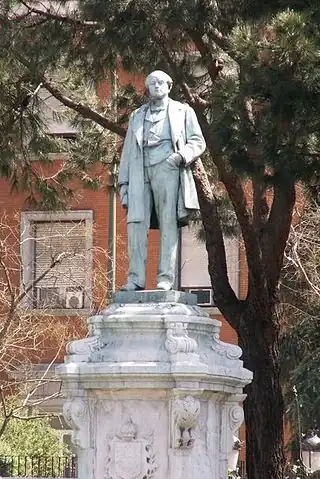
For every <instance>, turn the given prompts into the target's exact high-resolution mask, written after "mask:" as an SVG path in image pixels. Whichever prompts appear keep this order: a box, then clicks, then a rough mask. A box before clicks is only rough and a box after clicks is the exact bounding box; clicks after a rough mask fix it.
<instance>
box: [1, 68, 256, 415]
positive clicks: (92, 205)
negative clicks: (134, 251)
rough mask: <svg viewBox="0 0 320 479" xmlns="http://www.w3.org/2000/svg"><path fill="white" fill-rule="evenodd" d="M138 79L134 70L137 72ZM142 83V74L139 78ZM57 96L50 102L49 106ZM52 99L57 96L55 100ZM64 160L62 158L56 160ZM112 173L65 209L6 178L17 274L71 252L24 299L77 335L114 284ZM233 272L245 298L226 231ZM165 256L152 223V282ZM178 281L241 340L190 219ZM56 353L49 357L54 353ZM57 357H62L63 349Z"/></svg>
mask: <svg viewBox="0 0 320 479" xmlns="http://www.w3.org/2000/svg"><path fill="white" fill-rule="evenodd" d="M128 80H129V77H127V76H126V75H124V74H122V76H121V82H122V83H127V82H128ZM130 80H131V81H132V78H130ZM133 80H134V81H135V83H136V84H137V85H138V86H139V87H140V88H143V80H142V79H141V78H133ZM98 93H99V95H100V96H104V97H105V96H107V95H108V93H109V88H108V85H107V84H106V85H103V86H101V87H100V88H99V89H98ZM50 104H51V103H50V101H49V102H48V109H49V111H50ZM52 104H55V102H54V101H52ZM49 127H50V130H51V132H52V133H54V134H56V135H69V134H74V130H72V129H71V128H70V126H69V125H67V124H57V123H54V122H51V123H50V125H49ZM58 167H59V158H57V161H56V164H53V165H52V166H51V167H50V168H51V171H54V169H55V168H58ZM102 174H104V176H105V188H103V189H100V190H99V191H91V190H88V189H84V188H82V187H81V186H80V185H76V184H74V185H72V186H73V187H74V188H75V189H76V197H75V199H74V200H73V201H72V202H71V203H70V205H69V208H68V209H67V210H66V211H62V212H50V211H39V210H34V209H32V208H31V207H30V205H29V204H28V202H27V197H28V192H21V193H12V192H11V190H10V185H9V183H8V182H7V181H6V180H4V179H1V180H0V205H1V210H2V212H3V214H4V215H5V216H6V219H5V221H7V222H9V223H10V224H11V226H12V228H13V229H14V230H15V231H17V232H18V235H19V237H20V240H21V241H20V254H21V272H20V275H19V274H16V275H15V277H14V282H15V284H16V286H17V287H19V285H20V284H23V285H28V284H30V282H32V281H34V279H35V278H38V277H39V276H41V275H42V274H43V273H44V271H46V270H47V269H48V267H49V266H50V262H51V261H52V258H53V257H55V256H56V255H57V254H60V253H66V257H65V258H64V260H63V261H62V262H61V264H59V265H57V266H56V267H55V268H53V269H52V270H50V271H49V272H48V273H47V274H46V275H45V276H44V278H43V279H42V280H41V281H39V282H37V284H35V286H34V287H33V288H31V290H30V292H29V293H28V295H27V296H26V298H25V300H24V304H23V305H24V307H25V308H29V309H30V308H31V309H33V310H34V312H35V313H36V314H37V312H38V313H39V314H42V313H43V310H46V311H47V310H50V311H51V312H52V314H53V315H54V316H55V317H56V321H57V322H60V323H61V322H62V323H63V322H66V323H67V324H68V327H69V331H70V339H71V338H73V337H75V335H80V336H81V335H82V336H83V335H85V334H86V332H85V327H84V324H85V321H84V320H83V318H84V319H85V318H86V317H88V316H89V315H90V314H92V312H94V311H95V310H97V309H99V308H101V307H103V305H104V304H105V298H106V295H107V291H108V288H109V284H108V278H109V275H108V268H110V261H109V259H108V255H109V252H108V248H109V244H110V238H109V231H110V229H109V218H110V206H111V205H110V195H109V187H108V175H107V174H106V173H105V172H104V173H103V172H102ZM115 223H116V231H115V232H114V237H115V239H116V261H115V278H116V289H118V288H119V287H120V286H121V285H122V284H123V283H124V282H125V280H126V273H127V257H126V216H125V212H124V210H123V209H122V208H121V206H120V204H119V202H117V205H116V221H115ZM226 249H227V258H228V269H229V277H230V282H231V285H232V287H233V288H234V290H235V292H236V293H237V295H238V296H239V297H240V298H244V297H245V295H246V292H247V291H246V289H247V286H246V278H247V271H246V263H245V258H244V252H243V250H242V248H241V244H240V242H239V240H238V239H232V240H230V239H226ZM157 256H158V233H157V231H150V235H149V253H148V267H147V288H148V289H153V288H154V287H155V278H156V268H157ZM176 287H177V289H183V290H186V291H191V292H194V293H196V294H197V295H198V298H199V304H201V305H202V306H203V307H204V308H206V309H207V311H209V312H210V314H211V315H212V316H213V317H215V318H217V319H219V320H220V321H221V322H222V328H221V339H222V340H223V341H226V342H230V343H237V336H236V333H235V331H234V330H233V329H232V328H231V327H230V326H229V325H228V324H227V323H226V321H224V319H223V318H222V316H221V315H220V313H219V311H218V309H217V308H215V306H214V303H213V298H212V293H211V287H210V279H209V275H208V271H207V256H206V250H205V245H204V244H203V243H201V242H200V241H199V240H197V238H196V233H195V231H194V230H192V229H189V228H188V227H185V228H183V229H182V230H181V235H180V252H179V260H178V264H177V285H176ZM51 353H52V354H48V357H47V358H44V359H43V362H42V364H41V366H39V367H38V370H43V369H45V367H46V364H47V363H48V362H49V361H50V360H51V359H52V357H53V356H54V354H55V351H54V350H52V351H51ZM49 356H50V357H49ZM58 360H62V354H61V355H60V356H59V359H58ZM55 387H56V386H55V385H53V386H46V388H45V387H44V388H43V391H42V393H43V394H47V393H51V392H52V391H53V390H54V388H55ZM61 405H62V400H61V399H60V398H58V399H54V400H51V401H48V402H47V403H46V406H45V407H46V408H47V409H51V410H55V411H60V410H61Z"/></svg>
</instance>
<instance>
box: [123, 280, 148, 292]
mask: <svg viewBox="0 0 320 479" xmlns="http://www.w3.org/2000/svg"><path fill="white" fill-rule="evenodd" d="M142 289H143V288H141V286H138V285H137V284H135V283H133V282H132V281H128V282H127V283H126V284H124V285H123V286H121V288H120V291H141V290H142Z"/></svg>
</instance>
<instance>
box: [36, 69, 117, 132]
mask: <svg viewBox="0 0 320 479" xmlns="http://www.w3.org/2000/svg"><path fill="white" fill-rule="evenodd" d="M42 83H43V86H44V88H46V89H47V90H48V91H49V92H50V93H51V94H52V95H53V96H54V97H55V98H56V99H57V100H59V101H60V102H61V103H62V104H63V105H65V106H67V107H69V108H71V109H72V110H74V111H76V112H77V113H79V114H80V115H82V116H83V117H84V118H88V119H90V120H92V121H94V122H95V123H97V124H98V125H101V126H102V127H103V128H106V129H107V130H109V131H111V132H112V133H116V134H117V135H119V136H121V137H122V138H124V137H125V134H126V130H125V128H122V127H121V126H119V125H118V124H117V123H115V122H113V121H111V120H108V119H107V118H106V117H105V116H103V115H100V113H98V112H97V111H95V110H93V109H92V108H90V107H88V106H87V105H84V104H83V103H80V102H78V101H76V100H73V99H72V98H70V97H68V96H66V95H64V94H63V93H62V92H61V91H60V90H59V89H58V88H57V87H56V86H55V85H54V84H53V83H52V82H50V81H49V80H47V79H45V78H43V80H42Z"/></svg>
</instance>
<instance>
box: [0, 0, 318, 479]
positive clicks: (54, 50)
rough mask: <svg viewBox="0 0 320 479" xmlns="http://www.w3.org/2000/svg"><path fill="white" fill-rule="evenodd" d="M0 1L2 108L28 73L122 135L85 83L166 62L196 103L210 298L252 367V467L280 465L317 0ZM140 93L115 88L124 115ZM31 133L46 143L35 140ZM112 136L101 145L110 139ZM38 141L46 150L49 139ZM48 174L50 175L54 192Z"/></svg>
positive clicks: (276, 474) (312, 120)
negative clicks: (284, 336) (292, 264)
mask: <svg viewBox="0 0 320 479" xmlns="http://www.w3.org/2000/svg"><path fill="white" fill-rule="evenodd" d="M1 8H2V11H1V24H2V32H1V36H2V38H1V40H2V42H1V43H2V45H5V48H6V55H2V56H1V59H2V62H3V65H4V66H3V74H2V75H3V76H2V78H3V79H2V84H3V85H4V94H2V98H1V104H2V105H1V108H5V107H6V109H5V112H9V113H6V114H7V115H9V116H10V115H11V116H12V115H13V114H14V112H15V109H14V108H12V105H15V104H16V103H15V102H16V101H17V99H18V98H19V94H18V93H19V91H21V88H22V86H23V87H25V85H29V87H28V88H29V89H28V91H31V92H32V91H35V89H36V87H37V85H39V83H41V84H42V86H43V87H44V88H46V90H47V91H49V92H50V93H51V94H52V95H54V96H55V97H56V98H57V99H59V100H60V101H61V102H62V103H63V104H64V105H65V106H66V107H68V108H69V109H70V111H71V114H70V116H71V117H72V120H73V121H74V122H75V123H78V124H79V126H80V127H84V128H83V129H81V132H82V133H81V135H82V141H84V142H85V143H86V144H87V145H90V144H93V143H92V141H91V143H90V138H91V140H92V138H95V137H97V136H98V134H99V133H100V134H101V128H102V129H104V131H105V132H107V131H109V132H112V133H116V134H118V135H120V136H124V134H125V128H124V127H123V126H122V124H121V122H120V123H119V122H116V121H115V119H114V117H113V116H112V111H113V110H112V108H111V109H110V108H109V107H108V108H106V106H105V105H103V104H102V103H101V102H98V101H96V100H94V97H93V95H91V98H89V100H90V101H88V100H87V98H88V95H87V94H85V91H87V92H88V85H92V84H96V83H97V82H99V81H102V80H105V79H107V78H108V76H109V75H110V72H113V71H114V70H115V69H116V68H118V67H119V64H121V66H122V68H124V69H125V70H128V71H130V72H135V73H139V74H145V73H147V72H150V71H151V70H153V69H155V68H162V69H165V70H166V71H167V72H168V73H169V74H170V75H171V76H172V78H173V80H174V84H175V88H174V91H173V96H174V97H175V98H177V99H183V100H185V101H187V102H188V103H189V104H190V105H191V106H192V107H193V108H194V109H195V111H196V113H197V116H198V119H199V122H200V124H201V126H202V130H203V133H204V136H205V139H206V142H207V156H206V158H205V159H204V160H205V161H204V165H205V166H203V164H202V163H201V161H197V162H195V164H194V165H193V174H194V178H195V180H196V185H197V189H198V196H199V201H200V207H201V213H202V221H203V225H204V230H205V234H206V247H207V252H208V267H209V273H210V277H211V281H212V288H213V292H214V299H215V302H216V304H217V306H218V307H219V309H220V311H221V313H222V314H223V315H224V317H225V318H226V319H227V321H228V322H229V323H230V325H231V326H232V327H233V328H234V329H235V330H236V331H237V333H238V335H239V341H240V346H241V347H242V349H243V360H244V366H245V367H247V368H248V369H251V370H252V371H253V373H254V380H253V382H252V384H251V385H250V386H248V387H247V394H248V397H247V400H246V402H245V419H246V443H247V471H248V478H249V479H257V478H259V479H267V478H268V479H269V478H270V477H272V479H280V478H282V477H283V464H284V454H283V427H282V425H283V398H282V393H281V387H280V378H279V375H280V370H279V337H280V323H279V316H278V314H277V305H278V289H279V278H280V272H281V268H282V263H283V255H284V249H285V246H286V241H287V238H288V235H289V230H290V224H291V219H292V212H293V208H294V204H295V186H296V184H297V182H303V183H305V184H306V185H311V184H312V185H313V187H314V185H317V184H318V181H319V173H320V171H319V169H320V168H319V167H320V163H319V146H320V145H319V141H320V139H319V133H318V132H319V126H320V125H319V123H320V121H319V120H320V117H319V98H320V97H319V89H320V86H319V85H320V83H319V73H320V69H319V56H318V50H319V38H320V37H319V26H318V18H319V7H318V4H316V3H315V2H308V4H307V5H306V3H305V2H299V0H296V1H295V2H289V1H288V0H283V1H282V2H278V1H276V0H273V1H272V2H255V1H253V0H247V1H245V0H241V1H237V2H231V1H230V0H215V1H214V0H175V2H171V1H168V0H161V1H160V0H154V1H150V0H82V1H81V2H78V5H77V9H75V4H74V3H73V2H67V1H60V2H52V4H50V3H44V4H43V3H40V2H39V3H38V2H32V3H31V2H28V1H18V0H16V1H13V0H12V1H11V0H6V2H5V4H4V6H2V7H1ZM8 72H9V73H8ZM59 72H60V79H59V75H57V73H59ZM61 72H64V75H63V80H61V77H62V73H61ZM10 78H12V80H10ZM54 79H55V80H54ZM15 82H17V83H15ZM132 93H133V92H132V88H127V89H125V90H124V91H121V92H119V103H118V106H119V108H120V107H121V113H123V116H122V118H121V120H122V121H125V117H126V115H125V113H126V108H127V109H128V110H130V109H132V107H133V105H134V104H136V103H139V101H141V98H139V95H132ZM3 105H4V106H3ZM19 105H20V106H19ZM17 108H18V112H19V115H20V118H21V117H22V120H23V121H25V122H26V121H27V120H28V118H29V117H28V115H29V113H30V106H29V105H27V106H26V107H25V108H24V109H23V111H22V105H21V102H20V103H18V107H16V109H17ZM2 118H3V115H2ZM1 121H2V125H1V126H2V131H3V132H4V134H3V137H2V138H4V139H5V144H4V145H3V146H2V152H1V165H2V166H1V168H2V172H3V173H4V174H7V175H8V176H9V177H10V178H11V179H12V180H13V181H14V180H15V181H16V183H19V181H20V180H21V174H20V173H21V172H20V170H19V169H18V171H17V172H15V168H14V167H13V163H14V162H13V156H14V155H13V153H12V152H11V150H10V148H11V149H12V148H15V147H16V146H14V147H13V146H12V145H16V143H15V142H12V141H10V142H9V137H10V135H11V134H12V132H13V134H18V135H19V134H20V135H21V131H22V130H23V128H24V122H23V121H20V123H17V122H15V123H14V125H15V126H12V120H10V121H11V123H10V121H9V120H8V121H9V123H5V122H4V120H3V119H1ZM88 125H89V126H88ZM10 128H11V129H10ZM88 130H89V131H88ZM90 130H93V132H92V131H91V136H90ZM16 131H17V132H18V133H16ZM32 131H35V133H34V135H35V140H36V139H41V138H42V140H43V141H45V140H47V138H46V135H45V134H42V136H41V137H39V132H40V129H39V128H38V127H37V128H35V129H34V130H32ZM94 132H95V134H94ZM95 135H96V136H95ZM107 136H108V135H107V134H105V138H107ZM107 143H108V142H107ZM34 144H35V150H37V148H38V147H37V145H38V146H39V143H37V141H35V142H34ZM31 146H32V145H31ZM100 146H103V142H101V145H98V146H97V148H96V150H95V158H92V157H91V156H90V161H89V162H88V160H87V159H86V158H85V155H83V154H81V151H79V149H78V151H74V152H73V155H71V160H70V165H68V167H69V166H70V169H71V170H72V169H73V171H77V172H78V173H79V174H80V171H82V169H83V170H85V171H87V170H88V168H89V167H90V164H91V163H92V162H93V161H94V160H97V161H98V160H101V158H103V154H102V155H99V151H101V149H100ZM29 147H30V145H29V144H28V148H29ZM104 147H105V148H104V150H103V151H104V153H105V154H106V153H107V152H110V148H108V145H107V146H106V144H104ZM42 151H44V154H43V156H44V157H45V156H46V154H45V152H46V151H47V150H42ZM87 151H88V149H87ZM88 163H89V164H88ZM26 171H29V170H28V165H26ZM213 171H214V172H215V173H216V174H217V176H218V178H219V180H220V181H221V182H222V184H223V186H224V188H225V191H226V193H227V195H228V197H229V199H230V201H231V204H232V207H233V209H234V213H235V216H236V218H237V221H238V224H239V229H240V231H241V236H242V240H243V244H244V248H245V252H246V257H247V263H248V293H247V296H246V298H245V299H243V300H239V299H238V298H237V297H236V295H235V294H234V292H233V290H232V288H231V286H230V284H229V281H228V276H227V266H226V258H225V250H224V244H223V235H222V227H221V217H220V215H219V209H218V201H217V199H216V196H215V193H214V189H213V188H212V178H213V176H214V175H213V174H212V173H213ZM19 174H20V176H19ZM16 178H17V179H16ZM22 178H23V175H22ZM64 179H65V177H63V178H61V180H64ZM62 184H63V183H62ZM51 186H52V185H46V184H45V185H42V188H43V189H44V191H45V192H46V188H47V187H51Z"/></svg>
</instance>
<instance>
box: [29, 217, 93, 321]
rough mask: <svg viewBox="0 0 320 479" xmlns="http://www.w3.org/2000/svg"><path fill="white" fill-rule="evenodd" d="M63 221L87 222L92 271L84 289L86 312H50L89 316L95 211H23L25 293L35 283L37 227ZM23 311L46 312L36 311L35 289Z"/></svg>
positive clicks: (55, 309) (56, 309) (64, 310)
mask: <svg viewBox="0 0 320 479" xmlns="http://www.w3.org/2000/svg"><path fill="white" fill-rule="evenodd" d="M62 221H70V222H72V221H85V224H86V231H87V234H86V254H87V258H88V265H89V271H88V276H87V282H86V285H85V288H84V291H85V294H84V299H83V301H84V305H83V308H81V309H80V308H79V309H78V308H77V309H72V308H53V309H51V310H50V309H49V310H50V312H52V314H55V315H57V316H58V315H61V314H62V315H64V314H70V315H72V314H74V313H77V314H81V313H83V314H86V313H88V311H90V308H91V294H92V271H93V266H92V259H93V258H92V247H93V211H92V210H68V211H57V212H53V211H23V212H21V219H20V240H21V244H20V253H21V275H20V285H21V291H22V290H23V289H22V288H23V285H24V287H28V285H30V283H32V281H33V272H34V260H35V257H34V255H35V252H34V241H35V239H34V236H33V225H34V223H37V222H52V223H58V222H62ZM22 305H23V307H25V308H28V309H32V310H34V311H39V312H40V311H44V308H38V307H34V291H33V289H32V290H31V291H30V292H29V293H28V294H27V295H26V297H25V298H24V300H23V302H22Z"/></svg>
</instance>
